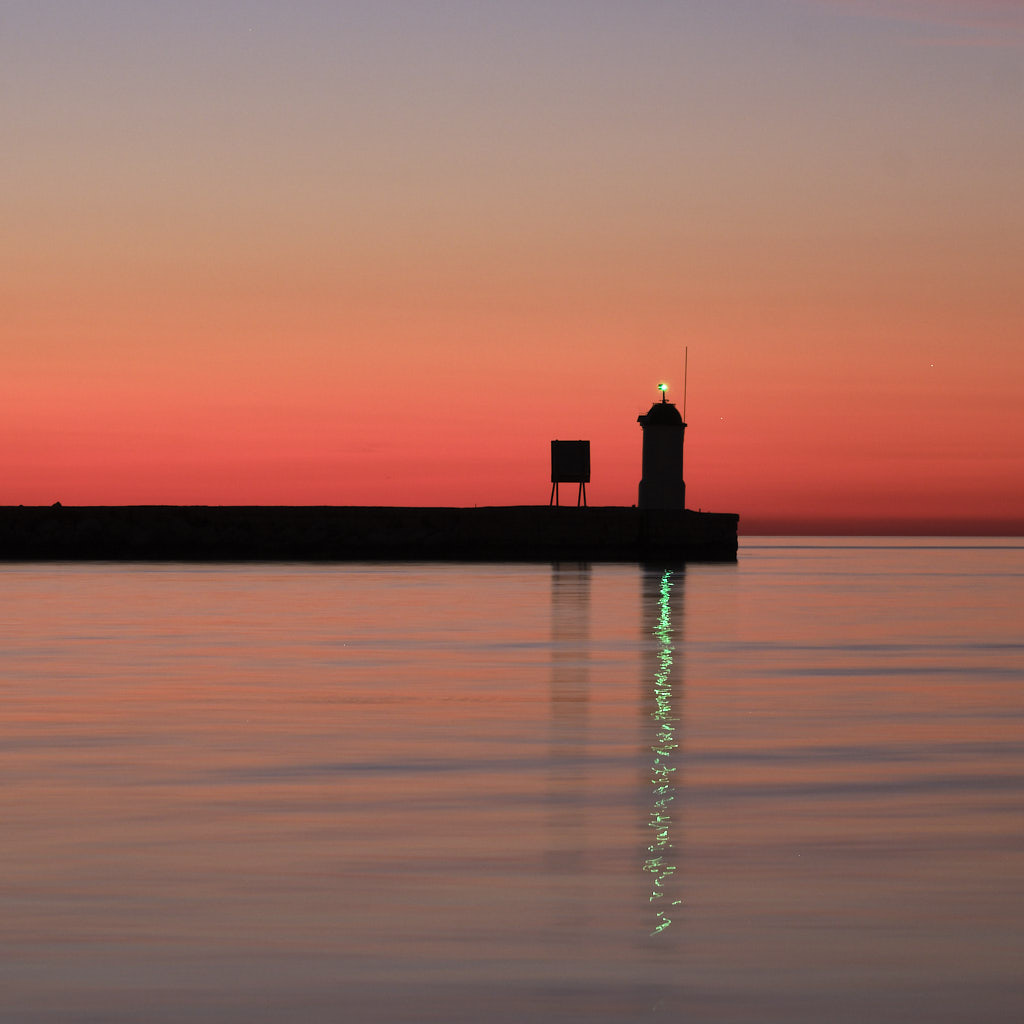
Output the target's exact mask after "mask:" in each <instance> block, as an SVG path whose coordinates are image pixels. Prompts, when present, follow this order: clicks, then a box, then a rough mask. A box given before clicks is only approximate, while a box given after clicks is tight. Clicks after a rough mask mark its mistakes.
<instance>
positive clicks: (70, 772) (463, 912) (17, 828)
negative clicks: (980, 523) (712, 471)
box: [0, 537, 1024, 1024]
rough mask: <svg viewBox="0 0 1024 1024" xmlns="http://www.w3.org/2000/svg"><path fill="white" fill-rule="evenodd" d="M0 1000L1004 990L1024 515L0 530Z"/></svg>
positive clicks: (470, 1014)
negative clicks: (171, 549)
mask: <svg viewBox="0 0 1024 1024" xmlns="http://www.w3.org/2000/svg"><path fill="white" fill-rule="evenodd" d="M0 715H2V728H0V771H2V786H0V1021H3V1022H4V1024H7V1022H17V1024H41V1022H46V1024H56V1022H60V1024H67V1022H72V1024H73V1022H90V1024H93V1022H103V1024H108V1022H111V1024H122V1022H133V1024H134V1022H141V1021H144V1022H149V1024H162V1022H186V1021H187V1022H189V1024H204V1022H211V1024H213V1022H216V1024H225V1022H227V1024H235V1022H238V1024H242V1022H245V1024H262V1022H275V1024H277V1022H280V1021H285V1020H288V1021H299V1022H311V1024H319V1022H328V1021H329V1022H348V1021H351V1022H353V1024H398V1022H403V1024H404V1022H408V1024H420V1022H446V1024H448V1022H497V1024H504V1022H526V1021H530V1022H559V1024H560V1022H580V1024H583V1022H586V1024H623V1022H634V1021H680V1022H682V1021H686V1022H697V1024H702V1022H708V1024H715V1022H722V1024H724V1022H729V1024H734V1022H737V1024H738V1022H786V1024H800V1022H815V1024H819V1022H838V1024H843V1022H851V1024H852V1022H857V1024H860V1022H867V1021H870V1022H873V1024H886V1022H912V1021H913V1022H918V1021H922V1022H930V1024H931V1022H972V1024H973V1022H986V1024H992V1022H1019V1021H1021V1020H1024V539H1020V538H1006V539H999V538H996V539H993V538H984V539H974V538H800V537H797V538H775V537H773V538H757V537H748V538H743V539H742V540H741V546H740V551H739V556H738V558H737V561H736V562H735V563H734V564H733V563H726V564H688V565H685V566H680V565H641V564H623V563H616V564H603V563H594V564H580V563H575V562H573V563H556V564H551V563H543V564H538V563H502V564H494V563H481V564H448V563H422V564H421V563H403V564H386V563H376V564H375V563H348V564H331V565H323V564H320V565H310V564H292V563H289V564H255V563H251V564H110V563H77V564H71V563H63V564H58V563H53V564H39V563H37V564H13V563H7V564H3V565H0Z"/></svg>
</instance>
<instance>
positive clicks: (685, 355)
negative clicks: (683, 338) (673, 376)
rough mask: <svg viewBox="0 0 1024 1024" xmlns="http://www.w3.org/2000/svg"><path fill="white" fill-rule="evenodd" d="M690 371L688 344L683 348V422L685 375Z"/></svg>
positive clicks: (684, 415) (684, 412) (684, 417)
mask: <svg viewBox="0 0 1024 1024" xmlns="http://www.w3.org/2000/svg"><path fill="white" fill-rule="evenodd" d="M689 372H690V346H689V345H687V346H686V348H684V349H683V422H684V423H685V422H686V377H687V374H688V373H689Z"/></svg>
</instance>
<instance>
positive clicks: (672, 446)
mask: <svg viewBox="0 0 1024 1024" xmlns="http://www.w3.org/2000/svg"><path fill="white" fill-rule="evenodd" d="M658 387H659V389H660V390H661V401H660V402H655V403H654V405H652V406H651V408H650V410H649V411H648V412H646V413H645V414H644V415H642V416H638V417H637V418H636V421H637V423H639V424H640V429H641V430H643V433H644V450H643V466H642V469H641V473H642V479H641V480H640V497H639V501H638V502H637V504H638V505H639V507H640V508H685V506H686V484H685V483H684V482H683V432H684V431H685V430H686V424H685V423H684V422H683V417H682V416H680V415H679V410H678V409H677V408H676V407H675V404H674V403H672V402H670V401H669V400H668V398H667V396H666V394H665V392H666V390H667V385H665V384H659V385H658Z"/></svg>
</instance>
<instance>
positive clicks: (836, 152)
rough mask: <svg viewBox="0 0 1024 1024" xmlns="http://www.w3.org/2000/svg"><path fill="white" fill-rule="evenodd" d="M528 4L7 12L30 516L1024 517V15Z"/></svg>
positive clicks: (8, 172)
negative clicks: (578, 469)
mask: <svg viewBox="0 0 1024 1024" xmlns="http://www.w3.org/2000/svg"><path fill="white" fill-rule="evenodd" d="M507 7H508V8H512V7H514V8H515V9H514V10H511V9H507V8H506V6H504V5H501V6H499V5H488V4H480V3H469V2H465V3H457V2H439V3H437V4H430V5H420V4H414V3H412V2H409V3H395V2H389V0H384V2H381V3H374V4H369V3H359V2H353V3H349V4H342V5H337V4H330V3H326V2H323V3H315V2H300V3H297V4H295V5H289V7H288V9H285V8H284V6H283V5H282V6H281V8H280V9H278V8H277V6H276V5H268V4H262V3H255V2H250V3H244V2H225V3H222V4H218V5H213V9H210V8H211V5H203V4H198V3H192V2H184V3H181V4H178V5H174V7H173V9H171V8H170V7H167V6H165V5H145V6H140V5H135V4H127V3H121V2H107V0H99V2H97V4H95V5H89V6H88V8H86V7H85V6H84V5H80V4H75V3H71V2H52V3H47V2H41V3H31V4H30V3H11V4H7V5H5V6H4V9H3V12H2V13H0V89H2V94H3V95H4V96H5V103H4V104H3V106H2V108H0V127H2V129H3V137H4V138H5V140H7V142H6V143H5V150H6V153H5V157H4V165H5V178H6V185H5V188H4V190H3V192H2V195H0V206H2V220H3V223H4V225H5V244H4V246H3V247H2V251H0V260H2V266H0V271H2V274H0V350H2V353H3V364H4V375H3V384H2V385H0V387H2V402H0V437H2V438H3V441H2V444H3V450H2V467H3V474H2V477H0V503H4V504H19V503H24V504H49V503H50V502H52V501H55V500H58V499H59V500H61V501H62V502H64V503H65V504H92V503H106V504H120V503H151V502H169V503H203V504H223V503H273V504H306V503H314V504H320V503H325V504H374V503H387V504H390V503H396V504H474V503H477V504H497V503H516V504H518V503H534V502H546V501H547V496H548V488H549V484H548V461H547V460H548V442H549V440H550V439H551V438H556V437H562V438H575V437H587V438H590V439H591V443H592V450H593V459H592V461H593V481H592V484H591V486H590V488H589V494H590V499H591V502H592V503H594V504H631V503H633V502H634V501H635V500H636V485H637V482H638V480H639V470H640V458H639V453H640V430H639V427H638V426H637V425H636V422H635V420H636V416H637V415H638V413H640V412H643V411H645V410H646V408H647V406H648V405H649V404H650V402H652V401H654V400H655V398H656V397H657V392H656V391H655V385H656V384H657V383H658V382H659V381H660V380H667V381H668V382H669V383H670V385H671V391H670V398H675V399H677V400H681V397H682V396H681V385H682V366H683V350H684V347H686V346H688V347H689V352H690V376H689V394H688V398H687V419H688V422H689V429H688V432H687V451H686V479H687V497H688V504H690V505H691V507H702V508H705V509H715V510H720V511H736V512H739V513H740V514H741V516H742V517H743V523H744V526H745V527H746V528H747V529H748V530H752V529H758V528H763V529H783V530H785V529H787V528H799V529H800V530H808V531H811V530H815V529H825V528H829V527H830V526H832V525H835V523H837V522H840V521H841V522H842V524H843V526H844V529H859V528H867V529H870V528H872V524H875V526H877V525H878V523H881V522H884V523H885V524H886V526H887V528H907V529H912V528H914V527H915V525H916V526H917V527H919V528H922V529H925V528H931V527H933V526H934V524H935V523H943V524H946V526H949V525H950V524H951V523H952V524H953V527H955V525H956V524H955V521H960V525H961V526H964V525H965V524H966V525H967V526H969V527H970V528H972V529H989V528H992V529H997V530H1012V531H1014V532H1019V531H1020V530H1021V529H1022V528H1024V418H1022V413H1021V410H1022V408H1024V401H1022V399H1024V344H1022V341H1024V288H1022V287H1021V281H1024V242H1022V239H1024V203H1022V202H1021V199H1020V182H1021V181H1022V180H1024V9H1021V8H1020V7H1019V5H1017V4H1016V3H997V2H990V3H985V2H972V3H966V2H947V3H943V2H941V0H940V2H935V3H928V4H924V3H916V2H912V0H905V2H900V0H892V2H881V0H878V2H869V0H864V2H858V0H848V2H839V0H835V2H826V0H817V2H815V0H788V2H784V0H764V2H762V3H758V4H756V5H754V4H750V3H739V2H728V0H726V2H721V3H715V4H710V3H708V4H693V5H670V4H661V3H656V2H653V0H651V2H641V3H639V4H636V5H626V4H621V3H611V2H596V0H595V2H592V3H583V2H582V0H580V2H556V3H554V4H532V3H527V4H523V5H507ZM925 521H927V522H925ZM953 527H951V528H953Z"/></svg>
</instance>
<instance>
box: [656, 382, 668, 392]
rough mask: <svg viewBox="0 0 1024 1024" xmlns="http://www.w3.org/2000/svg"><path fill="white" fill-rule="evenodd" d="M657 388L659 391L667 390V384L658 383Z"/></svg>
mask: <svg viewBox="0 0 1024 1024" xmlns="http://www.w3.org/2000/svg"><path fill="white" fill-rule="evenodd" d="M658 390H659V391H668V385H667V384H659V385H658Z"/></svg>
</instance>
